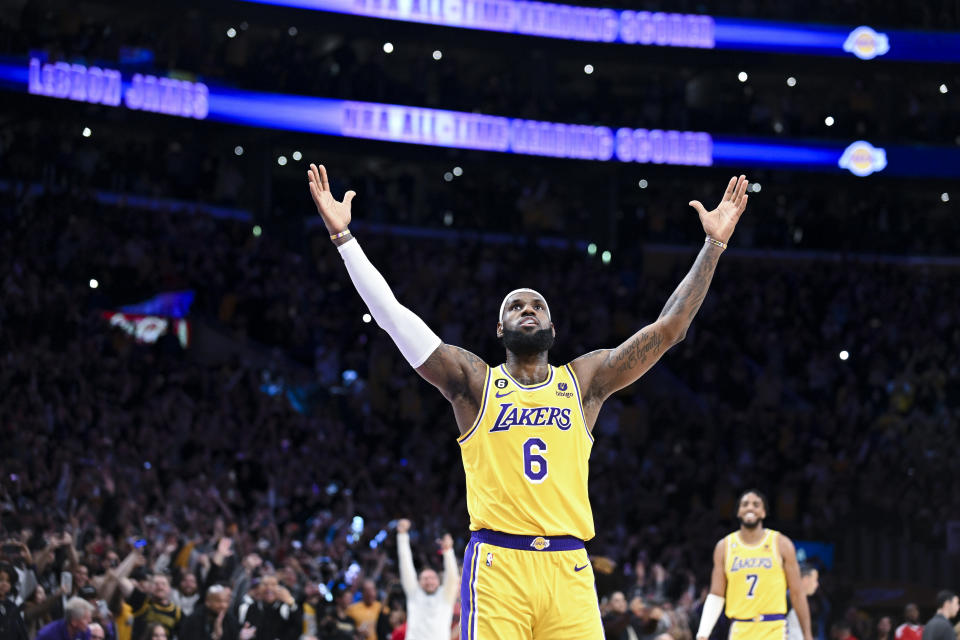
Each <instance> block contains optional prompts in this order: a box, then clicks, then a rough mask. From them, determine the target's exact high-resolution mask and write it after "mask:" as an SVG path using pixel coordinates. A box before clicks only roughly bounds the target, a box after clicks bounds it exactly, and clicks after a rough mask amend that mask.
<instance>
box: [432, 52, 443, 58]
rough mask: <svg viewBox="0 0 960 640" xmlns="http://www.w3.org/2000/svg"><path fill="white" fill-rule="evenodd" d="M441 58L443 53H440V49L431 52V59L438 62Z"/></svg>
mask: <svg viewBox="0 0 960 640" xmlns="http://www.w3.org/2000/svg"><path fill="white" fill-rule="evenodd" d="M442 57H443V51H440V49H434V51H433V59H434V60H439V59H440V58H442Z"/></svg>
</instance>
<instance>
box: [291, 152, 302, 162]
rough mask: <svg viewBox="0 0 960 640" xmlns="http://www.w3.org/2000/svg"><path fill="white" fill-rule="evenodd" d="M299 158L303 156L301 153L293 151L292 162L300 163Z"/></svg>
mask: <svg viewBox="0 0 960 640" xmlns="http://www.w3.org/2000/svg"><path fill="white" fill-rule="evenodd" d="M301 158H303V154H302V153H300V152H299V151H294V152H293V159H294V160H296V161H297V162H300V160H301Z"/></svg>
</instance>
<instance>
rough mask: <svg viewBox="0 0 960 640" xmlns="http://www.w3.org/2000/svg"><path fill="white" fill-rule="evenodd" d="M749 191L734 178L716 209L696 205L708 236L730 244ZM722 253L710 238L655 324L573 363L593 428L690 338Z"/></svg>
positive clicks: (744, 182) (744, 184)
mask: <svg viewBox="0 0 960 640" xmlns="http://www.w3.org/2000/svg"><path fill="white" fill-rule="evenodd" d="M746 191H747V180H746V178H745V177H744V176H740V178H739V179H737V178H736V177H734V178H731V179H730V183H729V184H728V185H727V190H726V192H725V193H724V194H723V200H721V201H720V204H719V205H718V206H717V208H716V209H714V210H713V211H707V210H706V209H704V207H703V205H702V204H700V203H699V202H697V201H696V200H694V201H692V202H691V203H690V206H692V207H693V208H694V209H696V210H697V213H698V214H699V216H700V222H701V223H702V224H703V229H704V231H706V232H707V236H709V237H710V238H713V239H714V240H717V241H719V242H722V243H724V244H726V243H727V241H728V240H729V239H730V236H731V235H732V234H733V229H734V227H736V224H737V220H739V219H740V215H741V214H742V213H743V210H744V208H745V207H746V206H747V195H746ZM722 252H723V249H722V248H721V247H719V246H718V245H716V244H714V243H712V242H705V243H704V245H703V249H701V250H700V254H699V255H698V256H697V259H696V261H694V263H693V267H692V268H691V269H690V272H689V273H687V275H686V277H684V279H683V281H681V282H680V285H679V286H678V287H677V289H676V290H675V291H674V292H673V295H671V296H670V299H669V300H667V304H666V305H664V307H663V311H661V312H660V317H659V318H657V320H656V321H655V322H653V323H652V324H649V325H647V326H646V327H644V328H643V329H641V330H640V331H638V332H637V333H635V334H634V335H633V336H631V337H630V338H629V339H628V340H627V341H626V342H624V343H623V344H621V345H620V346H619V347H617V348H616V349H601V350H599V351H594V352H592V353H588V354H586V355H584V356H581V357H579V358H577V359H576V360H574V361H573V362H572V363H571V365H572V366H573V369H574V371H575V372H576V374H577V377H578V378H579V379H580V383H581V384H582V385H583V404H584V410H585V411H586V412H587V421H588V422H589V424H588V426H589V427H590V428H591V429H592V428H593V423H594V421H595V420H596V417H597V413H599V411H600V405H602V404H603V401H604V400H606V399H607V398H608V397H610V395H611V394H613V393H614V392H616V391H619V390H620V389H623V388H624V387H626V386H628V385H630V384H632V383H633V382H635V381H636V380H637V379H638V378H639V377H640V376H642V375H643V374H644V373H646V372H647V371H648V370H649V369H650V367H652V366H653V365H654V364H656V362H657V360H659V359H660V357H661V356H662V355H663V354H664V353H666V351H667V349H669V348H670V347H672V346H673V345H675V344H677V343H678V342H680V341H681V340H683V338H684V336H686V333H687V329H688V328H689V327H690V323H691V322H693V317H694V316H695V315H696V314H697V311H698V310H699V309H700V305H701V304H703V299H704V298H705V297H706V295H707V289H709V288H710V282H711V280H713V272H714V270H715V269H716V268H717V260H718V259H719V258H720V254H721V253H722Z"/></svg>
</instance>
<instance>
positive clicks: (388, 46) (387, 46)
mask: <svg viewBox="0 0 960 640" xmlns="http://www.w3.org/2000/svg"><path fill="white" fill-rule="evenodd" d="M383 52H384V53H393V43H392V42H384V43H383Z"/></svg>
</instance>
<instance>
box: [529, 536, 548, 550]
mask: <svg viewBox="0 0 960 640" xmlns="http://www.w3.org/2000/svg"><path fill="white" fill-rule="evenodd" d="M530 546H531V547H533V548H534V549H536V550H537V551H543V550H544V549H546V548H548V547H549V546H550V541H549V540H547V539H546V538H541V537H539V536H537V537H536V538H534V539H533V542H531V543H530Z"/></svg>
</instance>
